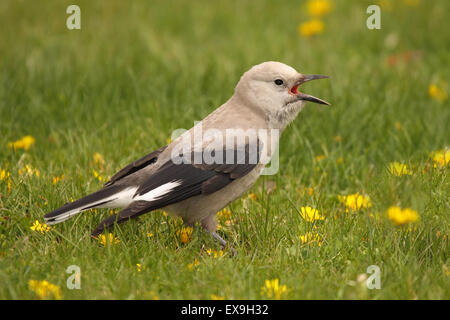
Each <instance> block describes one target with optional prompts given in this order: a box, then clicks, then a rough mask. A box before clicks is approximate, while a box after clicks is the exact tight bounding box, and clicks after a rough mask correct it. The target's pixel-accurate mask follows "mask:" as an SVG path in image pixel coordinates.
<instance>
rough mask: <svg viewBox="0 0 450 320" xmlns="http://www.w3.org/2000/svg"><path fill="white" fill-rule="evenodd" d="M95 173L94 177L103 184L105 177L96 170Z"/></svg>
mask: <svg viewBox="0 0 450 320" xmlns="http://www.w3.org/2000/svg"><path fill="white" fill-rule="evenodd" d="M93 171H94V177H95V179H97V180H98V181H100V182H102V181H103V177H102V176H101V175H100V174H99V173H98V172H97V171H95V170H93Z"/></svg>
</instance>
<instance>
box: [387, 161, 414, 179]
mask: <svg viewBox="0 0 450 320" xmlns="http://www.w3.org/2000/svg"><path fill="white" fill-rule="evenodd" d="M389 172H390V173H391V174H392V175H394V176H397V177H401V176H403V175H412V172H411V170H410V169H409V167H408V166H407V165H406V164H403V163H400V162H397V161H394V162H391V163H390V164H389Z"/></svg>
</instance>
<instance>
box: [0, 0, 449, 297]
mask: <svg viewBox="0 0 450 320" xmlns="http://www.w3.org/2000/svg"><path fill="white" fill-rule="evenodd" d="M313 2H314V1H313ZM373 3H375V4H379V5H380V7H381V29H379V30H377V29H375V30H369V29H368V28H367V26H366V19H367V18H368V16H369V15H368V14H367V13H366V8H367V7H368V6H369V5H370V4H373ZM70 4H73V1H66V0H64V1H14V0H4V1H1V2H0V21H1V22H0V24H1V27H0V39H1V44H0V70H1V71H0V299H450V278H449V276H450V264H449V262H450V261H449V252H450V251H449V242H448V233H449V222H450V214H449V213H450V206H449V195H450V194H449V191H450V186H449V180H448V174H449V160H450V152H449V151H448V147H449V145H450V143H449V142H450V141H449V138H450V132H449V131H450V130H449V122H450V112H449V100H448V92H449V84H448V83H449V65H450V52H449V49H450V28H449V27H448V17H447V15H448V13H449V12H450V2H449V1H446V0H433V1H420V0H381V1H375V0H374V1H368V0H367V1H366V0H363V1H344V0H334V1H332V0H329V1H325V0H321V1H320V0H319V1H318V2H317V0H316V3H315V4H311V3H310V1H270V0H264V1H242V0H230V1H217V2H214V3H213V2H211V1H206V0H201V1H187V0H179V1H151V2H147V1H132V2H130V3H128V2H125V1H118V0H117V1H107V2H106V1H83V0H79V1H76V4H77V5H79V7H80V8H81V30H68V29H67V27H66V19H67V17H68V14H67V13H66V8H67V6H68V5H70ZM268 60H275V61H281V62H284V63H286V64H288V65H291V66H293V67H294V68H296V69H297V70H298V71H300V72H303V73H305V74H315V73H317V74H326V75H329V76H331V79H329V80H321V81H317V82H311V83H308V84H305V85H304V86H303V90H304V91H305V92H307V93H310V94H312V95H315V96H317V97H320V98H323V99H325V100H327V101H329V102H331V104H332V106H331V107H326V106H319V105H315V104H309V105H308V106H307V107H306V108H305V110H303V111H302V112H301V113H300V115H299V116H298V118H297V119H296V120H295V122H294V123H293V124H292V125H291V126H290V127H289V128H288V129H287V130H286V131H285V132H284V134H283V136H282V138H281V142H280V168H279V171H278V173H277V174H276V175H272V176H265V177H262V178H261V179H260V180H258V182H257V183H256V185H255V186H254V187H253V188H252V190H251V191H250V192H249V193H248V194H247V195H245V196H244V197H243V198H242V199H239V200H237V201H235V202H234V203H232V204H231V205H230V206H229V207H227V208H226V209H225V210H223V211H222V212H220V213H219V215H218V222H219V234H220V235H221V236H223V237H224V238H225V239H226V240H227V241H228V242H229V243H230V244H231V245H232V246H233V247H234V249H235V250H236V252H237V254H236V255H235V256H234V257H231V254H230V251H229V250H228V249H225V250H224V251H221V250H220V248H219V246H218V244H217V243H216V242H215V241H214V240H213V239H212V238H211V237H210V236H209V235H207V234H205V233H204V232H203V231H202V229H201V228H200V227H195V228H194V229H189V228H184V227H183V225H182V224H181V222H180V221H179V220H177V219H175V218H172V217H169V216H167V215H166V214H165V213H164V212H162V211H157V212H153V213H149V214H146V215H144V216H142V217H140V218H139V219H137V220H134V221H131V222H129V223H126V224H123V225H120V226H116V227H115V228H114V229H113V230H111V236H110V235H109V234H105V235H103V237H100V238H99V239H98V240H96V239H92V238H91V237H90V231H91V230H93V229H94V228H95V227H96V226H97V224H98V223H99V222H100V221H101V220H103V218H105V217H107V216H108V215H109V214H111V212H110V210H106V209H99V210H92V211H89V212H85V213H84V214H80V215H78V216H76V217H75V218H73V219H71V220H69V221H67V222H65V223H63V224H59V225H55V226H52V227H51V228H48V227H47V226H45V225H43V223H44V221H43V216H44V214H45V213H47V212H49V211H51V210H53V209H55V208H57V207H59V206H61V205H62V204H64V203H66V202H69V201H71V200H74V199H77V198H80V197H82V196H84V195H87V194H88V193H90V192H93V191H95V190H97V189H99V188H100V187H101V186H102V184H103V183H105V182H106V181H107V179H108V177H110V176H111V175H113V174H114V173H115V172H116V171H117V170H119V169H120V168H122V167H123V166H125V165H127V164H128V163H129V162H131V161H134V160H136V159H138V158H140V157H141V156H143V155H145V154H147V153H149V152H151V151H153V150H155V149H157V148H159V147H161V146H163V145H166V144H167V141H168V139H170V136H171V133H172V131H173V130H175V129H177V128H190V127H192V125H193V123H194V121H199V120H201V119H202V118H204V117H205V116H206V115H207V114H209V113H210V112H211V111H212V110H214V109H215V108H216V107H217V106H219V105H220V104H222V103H223V102H225V101H226V100H227V99H228V98H229V97H230V96H231V95H232V94H233V89H234V86H235V84H236V83H237V81H238V80H239V77H240V76H241V74H242V73H243V72H245V71H246V70H248V69H249V68H250V67H251V66H253V65H255V64H257V63H260V62H263V61H268ZM71 265H75V266H78V267H79V268H80V270H81V275H80V278H79V279H80V281H81V282H80V283H81V288H80V289H79V290H77V289H74V290H71V289H69V288H68V287H67V286H66V281H67V278H68V277H69V276H70V275H71V274H69V273H67V272H66V270H67V268H68V267H69V266H71ZM369 266H377V267H378V268H379V271H380V273H379V279H380V287H379V289H376V288H373V289H370V288H368V287H367V286H366V282H367V280H368V279H369V277H370V276H371V274H370V273H368V271H367V269H368V267H369ZM369 280H370V279H369Z"/></svg>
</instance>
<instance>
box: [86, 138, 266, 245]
mask: <svg viewBox="0 0 450 320" xmlns="http://www.w3.org/2000/svg"><path fill="white" fill-rule="evenodd" d="M255 143H256V146H252V145H251V144H249V143H246V144H245V146H244V147H243V148H236V147H235V148H234V150H231V151H229V152H227V150H226V149H224V151H223V153H222V155H223V157H222V159H223V161H216V162H219V163H214V162H213V163H210V164H206V163H203V161H202V162H201V163H199V164H197V163H195V162H194V163H181V164H175V163H174V162H173V161H172V160H169V161H167V162H166V163H165V164H163V165H162V166H161V167H160V168H159V169H158V170H157V171H156V172H155V173H154V174H153V175H152V176H150V177H149V178H147V180H146V181H145V182H144V183H143V184H142V185H141V186H140V187H139V188H138V189H137V191H136V193H135V195H134V196H133V198H134V202H133V203H132V204H130V206H128V207H127V208H125V209H124V210H122V211H121V212H119V214H117V215H115V216H111V217H109V218H107V219H106V220H104V221H102V222H101V223H100V225H99V226H98V227H97V229H96V230H95V231H94V232H93V233H92V235H93V236H96V235H98V234H100V233H101V232H103V229H104V228H107V227H110V226H112V225H113V224H114V222H117V223H121V222H124V221H126V220H128V219H130V218H135V217H138V216H140V215H142V214H144V213H147V212H149V211H152V210H156V209H159V208H163V207H165V206H168V205H170V204H173V203H177V202H180V201H183V200H185V199H188V198H190V197H194V196H197V195H201V194H203V195H208V194H211V193H214V192H216V191H218V190H220V189H222V188H224V187H225V186H227V185H228V184H230V183H231V182H232V181H233V180H235V179H238V178H241V177H243V176H245V175H246V174H248V173H249V172H251V171H252V170H253V169H254V168H255V167H256V165H257V164H258V163H259V160H260V154H261V150H262V142H261V141H260V140H257V141H256V142H255ZM254 152H256V154H253V153H254ZM231 153H233V154H234V156H233V158H232V160H233V161H229V160H230V159H227V154H228V155H230V154H231ZM190 157H191V159H195V153H194V152H192V153H191V155H190ZM200 159H203V158H200ZM227 160H228V161H227Z"/></svg>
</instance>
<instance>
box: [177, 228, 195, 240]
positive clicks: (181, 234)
mask: <svg viewBox="0 0 450 320" xmlns="http://www.w3.org/2000/svg"><path fill="white" fill-rule="evenodd" d="M193 230H194V229H193V228H192V227H182V228H181V229H179V230H177V236H178V238H179V239H180V241H181V242H182V243H189V242H191V239H192V237H191V236H192V231H193Z"/></svg>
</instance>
